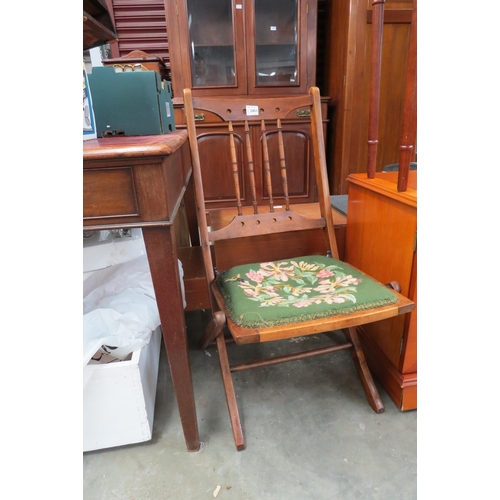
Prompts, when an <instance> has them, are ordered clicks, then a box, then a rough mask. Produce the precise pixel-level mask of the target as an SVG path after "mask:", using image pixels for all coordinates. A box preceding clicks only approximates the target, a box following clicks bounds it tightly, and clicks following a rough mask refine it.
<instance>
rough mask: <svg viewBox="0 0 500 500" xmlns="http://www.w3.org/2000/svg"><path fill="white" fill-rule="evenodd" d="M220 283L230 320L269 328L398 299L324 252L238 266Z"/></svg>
mask: <svg viewBox="0 0 500 500" xmlns="http://www.w3.org/2000/svg"><path fill="white" fill-rule="evenodd" d="M217 286H218V288H219V290H220V293H221V296H222V297H223V299H224V303H225V309H226V311H227V313H228V314H229V316H230V318H231V320H232V321H233V322H234V323H235V324H236V325H238V326H240V327H243V328H253V329H255V328H266V327H273V326H277V325H286V324H291V323H299V322H303V321H311V320H316V319H320V318H328V317H332V316H338V315H346V314H351V313H353V312H356V311H362V310H366V309H372V308H377V307H383V306H387V305H390V304H394V303H396V302H397V296H396V295H395V294H394V293H393V292H392V291H391V290H390V289H388V288H386V287H385V286H384V285H382V284H380V283H378V282H376V281H375V280H373V279H371V278H369V277H368V276H366V275H365V274H363V273H361V272H360V271H358V270H357V269H355V268H353V267H351V266H349V265H348V264H346V263H345V262H342V261H340V260H337V259H333V258H329V257H325V256H322V255H312V256H302V257H297V258H295V259H286V260H278V261H272V262H261V263H256V264H246V265H240V266H235V267H233V268H231V269H229V270H227V271H225V272H223V273H221V275H220V276H219V278H218V280H217Z"/></svg>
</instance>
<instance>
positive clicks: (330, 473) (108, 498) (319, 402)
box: [83, 311, 417, 500]
mask: <svg viewBox="0 0 500 500" xmlns="http://www.w3.org/2000/svg"><path fill="white" fill-rule="evenodd" d="M205 321H206V316H205V317H204V316H203V313H202V312H201V311H196V312H190V313H187V325H188V336H189V339H190V343H191V345H192V349H191V363H192V364H191V366H192V373H193V385H194V392H195V397H196V405H197V416H198V426H199V432H200V439H201V440H202V441H203V442H204V445H205V446H204V450H203V451H202V452H197V453H188V452H187V451H186V446H185V442H184V437H183V433H182V428H181V425H180V418H179V414H178V411H177V405H176V402H175V398H174V395H173V389H172V384H171V379H170V372H169V369H168V363H167V359H166V355H165V350H164V347H163V346H162V354H161V358H160V368H159V378H158V388H157V396H156V407H155V418H154V426H153V438H152V440H151V441H148V442H145V443H140V444H135V445H128V446H122V447H118V448H113V449H106V450H100V451H93V452H88V453H84V454H83V498H84V499H88V500H112V499H127V500H142V499H152V500H163V499H179V500H181V499H182V500H184V499H189V500H198V499H208V498H214V497H213V493H214V490H216V488H217V486H218V485H220V486H221V488H220V490H219V493H218V495H217V498H218V499H220V500H224V499H230V498H232V499H235V500H260V499H264V498H270V499H276V500H281V499H283V500H290V499H292V500H293V499H302V498H312V499H315V500H332V499H341V500H361V499H374V500H375V499H383V500H397V499H401V500H414V499H416V498H417V412H416V411H410V412H401V411H400V410H398V409H397V408H396V406H395V405H394V403H393V402H392V400H391V399H390V398H389V396H388V395H387V393H386V392H385V391H384V390H383V388H382V387H381V386H380V385H379V384H377V385H378V388H379V391H380V395H381V397H382V400H383V402H384V405H385V412H384V413H383V414H380V415H377V414H376V413H374V412H373V410H372V409H371V408H370V406H369V405H368V403H367V401H366V399H365V396H364V393H363V390H362V388H361V384H360V382H359V379H358V377H357V374H356V371H355V369H354V365H353V364H352V361H351V358H350V355H349V353H348V352H345V351H342V352H338V353H333V354H327V355H324V356H318V357H316V358H312V359H307V360H302V361H295V362H291V363H284V364H281V365H275V366H269V367H264V368H257V369H254V370H248V371H244V372H239V373H238V374H235V376H234V383H235V390H236V393H237V398H238V402H239V410H240V415H241V418H242V423H243V432H244V435H245V439H246V444H247V448H246V450H244V451H242V452H237V451H236V448H235V446H234V441H233V437H232V432H231V425H230V422H229V417H228V412H227V406H226V401H225V396H224V390H223V387H222V380H221V374H220V369H219V362H218V359H217V354H216V352H215V350H214V348H210V349H209V350H208V351H207V352H208V354H207V352H203V351H200V350H197V349H196V348H195V346H196V341H197V339H198V338H199V337H200V335H201V332H202V330H203V326H202V325H204V324H205ZM329 335H331V336H332V338H333V337H335V336H337V335H341V334H339V333H338V332H335V333H332V334H329ZM329 341H330V339H328V336H326V335H321V336H320V335H318V336H311V337H309V338H307V339H305V340H304V341H303V343H302V344H301V345H300V346H299V345H298V344H297V342H293V341H289V342H285V344H287V345H286V349H287V350H288V352H290V350H293V349H297V348H299V347H300V349H303V348H309V347H310V348H315V347H320V346H322V345H325V344H327V343H328V342H329ZM256 351H260V352H265V353H273V354H282V353H284V352H285V351H284V350H283V348H281V347H278V346H277V344H276V343H271V344H266V345H258V346H255V345H253V346H247V347H237V346H235V345H230V346H229V355H230V359H231V360H232V361H236V360H237V359H242V360H243V359H252V353H256ZM232 353H233V355H231V354H232ZM209 354H210V355H209Z"/></svg>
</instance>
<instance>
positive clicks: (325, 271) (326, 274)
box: [316, 269, 333, 278]
mask: <svg viewBox="0 0 500 500" xmlns="http://www.w3.org/2000/svg"><path fill="white" fill-rule="evenodd" d="M316 276H317V277H318V278H328V277H329V276H333V273H332V272H331V271H330V270H329V269H322V270H321V271H320V272H319V273H317V274H316Z"/></svg>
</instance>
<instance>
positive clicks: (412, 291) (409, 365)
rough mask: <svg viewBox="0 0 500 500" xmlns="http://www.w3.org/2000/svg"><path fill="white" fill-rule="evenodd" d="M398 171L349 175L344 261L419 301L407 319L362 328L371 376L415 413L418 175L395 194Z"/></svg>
mask: <svg viewBox="0 0 500 500" xmlns="http://www.w3.org/2000/svg"><path fill="white" fill-rule="evenodd" d="M397 178H398V173H397V172H386V173H384V172H379V173H377V174H375V178H374V179H368V178H367V175H366V174H351V175H349V177H348V178H347V180H348V181H349V196H348V211H347V228H346V247H345V260H346V261H347V262H349V263H350V264H352V265H354V266H356V267H359V269H361V270H363V271H364V272H366V273H367V274H369V275H371V276H373V277H374V278H376V279H378V280H379V281H381V282H382V283H387V282H389V281H393V280H396V281H398V282H399V284H400V285H401V293H402V294H403V295H404V296H406V297H408V298H410V299H411V300H413V301H414V302H415V309H414V310H413V311H412V312H411V313H409V314H406V315H403V316H398V317H397V318H391V319H388V320H384V321H378V322H376V323H372V324H370V325H365V326H363V327H360V328H359V333H360V340H361V343H362V344H363V347H364V352H365V356H366V359H367V362H368V365H369V366H370V369H371V370H372V373H373V374H374V375H376V377H377V378H378V379H379V380H380V382H381V384H382V385H383V386H384V388H385V389H386V391H387V393H388V394H389V396H390V397H391V398H392V400H393V401H394V403H395V404H396V405H397V407H398V408H399V409H400V410H414V409H416V408H417V171H416V170H414V171H410V172H409V176H408V189H407V190H406V191H404V192H398V190H397Z"/></svg>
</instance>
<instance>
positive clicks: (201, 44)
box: [187, 0, 236, 87]
mask: <svg viewBox="0 0 500 500" xmlns="http://www.w3.org/2000/svg"><path fill="white" fill-rule="evenodd" d="M187 7H188V23H189V36H190V44H191V46H190V48H191V51H190V52H191V71H192V76H193V86H194V87H207V86H224V85H235V82H236V77H235V70H234V35H233V12H232V2H231V0H211V1H209V2H208V1H207V0H188V1H187Z"/></svg>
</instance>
